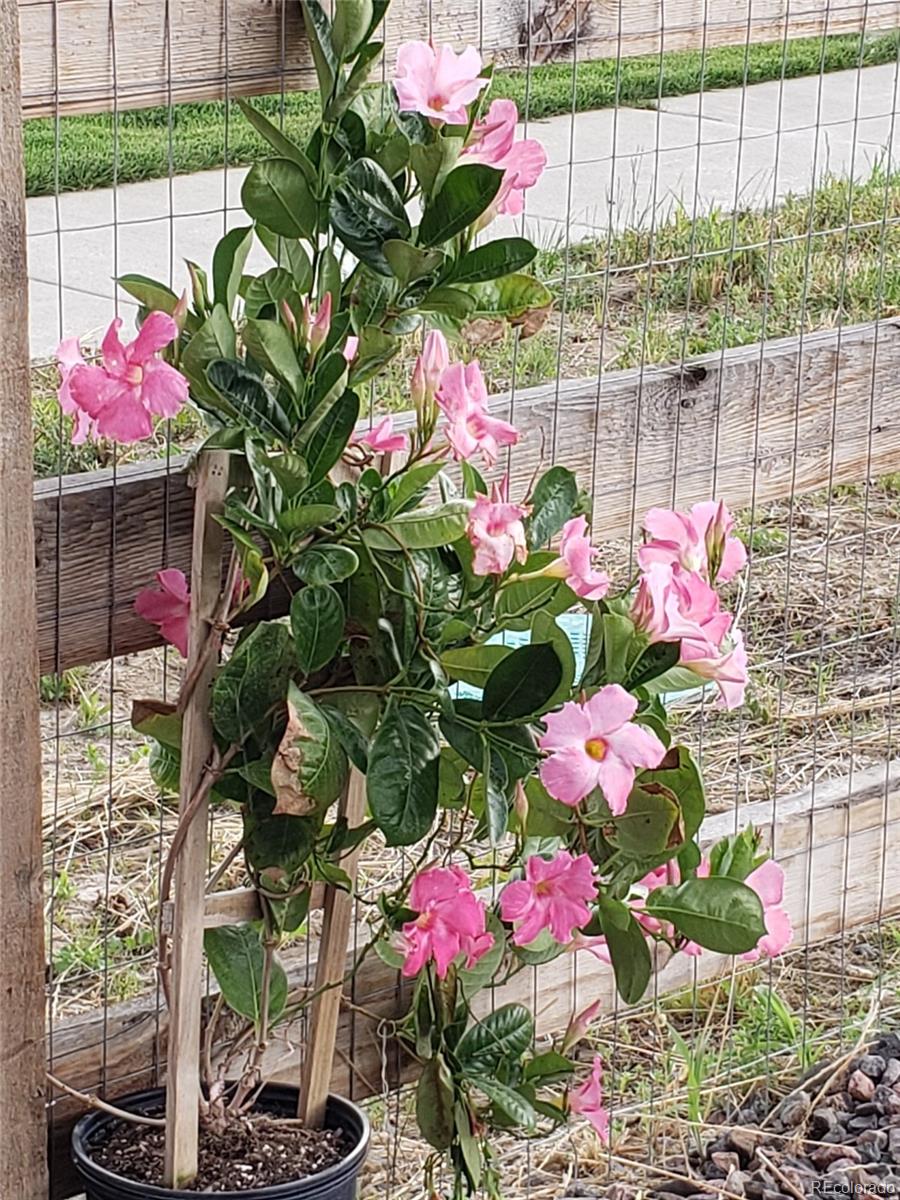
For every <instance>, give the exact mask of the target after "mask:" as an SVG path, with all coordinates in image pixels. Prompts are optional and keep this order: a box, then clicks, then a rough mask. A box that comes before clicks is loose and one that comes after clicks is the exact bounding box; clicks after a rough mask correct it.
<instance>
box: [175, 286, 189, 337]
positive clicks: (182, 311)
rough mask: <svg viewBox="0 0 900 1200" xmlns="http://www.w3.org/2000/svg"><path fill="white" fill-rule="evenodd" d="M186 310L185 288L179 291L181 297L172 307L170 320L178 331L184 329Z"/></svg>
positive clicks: (186, 297) (186, 295)
mask: <svg viewBox="0 0 900 1200" xmlns="http://www.w3.org/2000/svg"><path fill="white" fill-rule="evenodd" d="M187 310H188V294H187V288H185V289H184V291H183V292H182V293H181V297H180V299H179V301H178V303H177V304H176V305H175V307H174V308H173V309H172V320H173V321H174V322H175V324H176V325H177V326H178V332H179V333H181V331H182V329H184V319H185V317H186V316H187Z"/></svg>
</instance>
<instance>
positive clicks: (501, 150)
mask: <svg viewBox="0 0 900 1200" xmlns="http://www.w3.org/2000/svg"><path fill="white" fill-rule="evenodd" d="M518 116H519V113H518V110H517V108H516V106H515V104H514V102H513V101H512V100H494V101H493V102H492V104H491V106H490V108H489V109H488V111H487V114H486V116H485V117H484V119H483V120H481V121H476V122H475V125H474V126H473V129H472V138H473V140H472V141H471V142H470V144H469V145H468V146H467V147H466V149H465V150H464V151H463V153H462V156H461V157H463V158H468V159H472V160H474V161H476V162H482V163H486V164H487V165H488V166H490V167H496V168H497V169H498V170H501V171H503V179H502V181H501V183H500V190H499V191H498V192H497V195H496V196H495V197H494V199H493V200H492V201H491V205H490V208H489V209H488V211H487V212H486V213H485V214H484V215H483V216H482V217H481V218H480V219H479V222H478V223H479V226H481V227H484V226H485V225H487V224H488V223H489V222H490V221H491V220H493V218H494V217H495V216H496V215H497V214H498V213H503V214H506V215H507V216H513V217H515V216H518V215H519V214H520V213H521V212H522V209H523V208H524V207H525V191H526V189H528V188H530V187H534V185H535V184H536V183H537V181H538V180H539V179H540V177H541V174H542V172H543V170H544V167H545V166H546V165H547V155H546V153H545V151H544V147H543V146H542V145H541V143H540V142H538V141H535V140H534V138H525V139H524V141H521V142H517V141H516V140H515V136H516V121H517V120H518Z"/></svg>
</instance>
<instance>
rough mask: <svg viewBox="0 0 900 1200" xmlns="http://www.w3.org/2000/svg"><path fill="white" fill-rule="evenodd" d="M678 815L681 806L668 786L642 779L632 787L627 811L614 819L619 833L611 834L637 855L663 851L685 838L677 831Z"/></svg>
mask: <svg viewBox="0 0 900 1200" xmlns="http://www.w3.org/2000/svg"><path fill="white" fill-rule="evenodd" d="M678 816H679V812H678V805H677V803H676V802H675V797H674V796H673V795H672V793H671V792H670V791H669V790H668V788H663V787H660V786H659V785H658V784H653V783H647V784H646V785H644V784H643V781H642V783H641V784H638V785H637V786H636V787H634V788H633V789H632V792H631V795H630V796H629V797H628V807H627V808H626V810H625V812H624V813H622V815H621V816H619V817H614V818H613V825H614V827H615V832H614V833H611V834H610V835H609V838H610V841H611V842H612V843H613V844H614V845H615V846H617V847H618V848H619V850H621V851H622V853H623V854H627V855H630V856H633V857H635V858H645V857H647V856H648V855H656V854H661V853H662V852H663V851H664V850H666V849H667V848H669V847H670V846H672V845H673V844H674V845H678V844H679V842H680V841H681V840H682V839H681V837H680V834H677V833H676V826H677V824H678ZM673 838H674V839H675V840H674V843H673Z"/></svg>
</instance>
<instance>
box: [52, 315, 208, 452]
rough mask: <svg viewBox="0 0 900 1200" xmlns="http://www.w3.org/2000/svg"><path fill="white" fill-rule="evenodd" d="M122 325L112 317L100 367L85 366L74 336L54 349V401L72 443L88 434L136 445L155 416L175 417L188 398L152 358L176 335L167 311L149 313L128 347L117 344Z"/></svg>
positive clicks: (178, 380) (182, 385)
mask: <svg viewBox="0 0 900 1200" xmlns="http://www.w3.org/2000/svg"><path fill="white" fill-rule="evenodd" d="M121 327H122V320H121V318H120V317H116V319H115V320H114V321H113V322H112V323H111V325H110V326H109V328H108V329H107V331H106V334H105V335H104V338H103V343H102V346H101V360H100V362H99V363H96V364H90V363H87V362H85V360H84V358H83V357H82V355H81V350H80V347H79V343H78V339H77V338H69V339H68V340H67V341H64V342H62V343H61V344H60V346H59V349H58V350H57V357H58V360H59V366H60V387H59V403H60V407H61V408H62V410H63V412H65V413H68V414H70V415H71V416H73V417H74V418H75V431H74V435H73V439H72V440H73V441H74V442H83V441H84V440H85V438H86V437H88V436H92V437H109V438H114V439H115V440H116V441H118V442H138V441H140V440H141V439H142V438H146V437H149V436H150V435H151V434H152V432H153V420H152V418H153V417H154V416H158V417H174V416H175V415H176V414H177V413H178V412H179V411H180V409H181V406H182V405H183V404H184V402H185V400H187V396H188V383H187V380H186V379H185V378H184V376H183V375H182V374H181V373H180V372H179V371H176V370H175V368H174V367H172V366H169V364H168V363H166V362H163V361H162V359H160V358H158V357H157V352H158V351H159V350H162V349H163V347H165V346H168V344H169V343H170V342H171V341H172V340H173V338H175V337H177V336H178V326H177V324H176V323H175V321H174V320H173V319H172V318H171V317H170V316H169V315H168V314H167V313H163V312H152V313H150V314H149V315H148V316H147V318H146V319H145V321H144V323H143V324H142V325H141V328H140V330H139V331H138V335H137V337H136V338H135V339H134V341H132V342H129V343H128V345H127V346H123V345H122V343H121V341H120V340H119V330H120V329H121Z"/></svg>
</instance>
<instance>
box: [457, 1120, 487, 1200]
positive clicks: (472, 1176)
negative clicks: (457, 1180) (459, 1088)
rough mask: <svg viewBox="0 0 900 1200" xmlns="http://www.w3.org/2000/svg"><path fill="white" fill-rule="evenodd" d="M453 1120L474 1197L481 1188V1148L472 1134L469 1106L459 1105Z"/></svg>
mask: <svg viewBox="0 0 900 1200" xmlns="http://www.w3.org/2000/svg"><path fill="white" fill-rule="evenodd" d="M453 1120H454V1124H455V1125H456V1140H457V1142H458V1144H459V1150H460V1154H461V1155H462V1160H463V1170H464V1171H465V1174H466V1182H467V1184H468V1186H469V1194H470V1195H474V1193H475V1192H477V1191H478V1189H479V1188H480V1187H481V1177H482V1162H481V1146H480V1144H479V1142H478V1139H477V1138H476V1137H475V1136H474V1134H473V1133H472V1118H471V1116H470V1114H469V1109H468V1105H466V1104H463V1103H462V1102H460V1103H458V1104H457V1105H456V1108H455V1109H454V1114H453Z"/></svg>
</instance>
